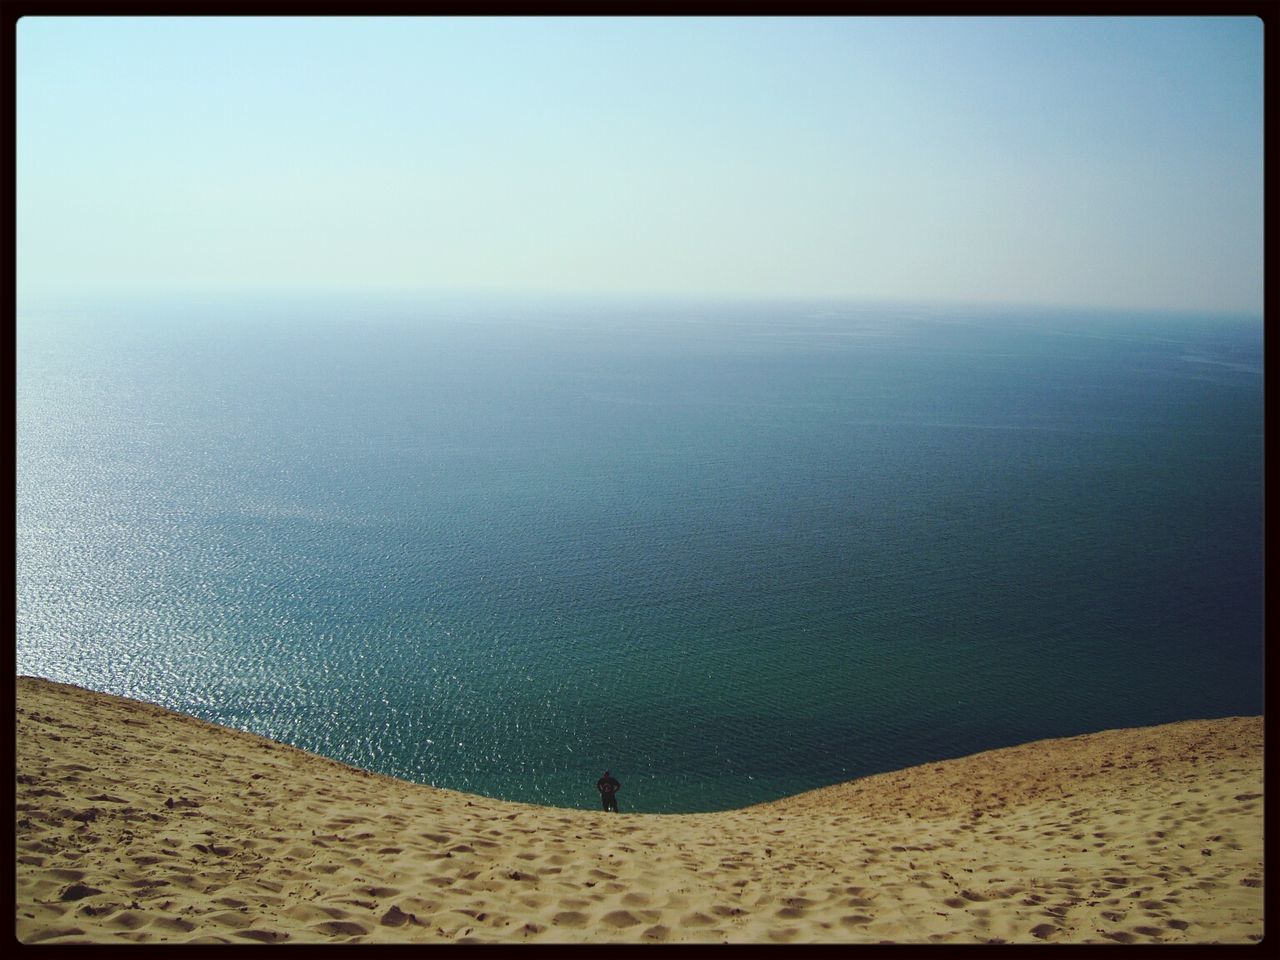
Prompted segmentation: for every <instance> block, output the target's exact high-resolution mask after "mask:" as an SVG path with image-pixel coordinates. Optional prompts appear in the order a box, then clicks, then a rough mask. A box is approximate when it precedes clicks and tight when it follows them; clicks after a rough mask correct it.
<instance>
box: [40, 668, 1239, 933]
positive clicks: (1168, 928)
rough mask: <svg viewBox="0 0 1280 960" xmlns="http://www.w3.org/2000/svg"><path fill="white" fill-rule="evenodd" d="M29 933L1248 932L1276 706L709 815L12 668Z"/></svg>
mask: <svg viewBox="0 0 1280 960" xmlns="http://www.w3.org/2000/svg"><path fill="white" fill-rule="evenodd" d="M16 699H17V731H16V750H17V757H16V759H17V780H18V786H17V810H16V820H17V831H16V837H17V841H16V842H17V850H16V854H17V889H16V894H17V918H16V935H17V939H18V940H19V941H21V942H24V943H37V942H48V943H101V942H227V943H245V942H292V943H304V942H388V943H391V942H401V943H409V942H428V941H435V942H447V941H452V942H551V943H570V942H597V943H599V942H618V943H623V942H703V943H715V942H738V943H808V942H840V943H878V942H893V943H934V942H950V943H993V942H1002V943H1005V942H1007V943H1019V942H1027V943H1036V942H1069V943H1088V942H1097V943H1109V942H1121V943H1131V942H1132V943H1136V942H1178V943H1219V942H1220V943H1251V942H1256V941H1257V940H1259V939H1261V937H1262V934H1263V878H1264V870H1263V831H1262V827H1263V776H1262V761H1263V723H1262V718H1261V717H1234V718H1223V719H1216V720H1194V721H1184V722H1181V723H1173V724H1165V725H1162V726H1159V727H1147V728H1138V729H1126V730H1112V731H1103V732H1100V733H1094V734H1087V735H1083V736H1075V737H1070V738H1065V739H1060V740H1044V741H1038V742H1035V743H1030V744H1024V745H1021V746H1016V747H1010V748H1004V749H1000V750H993V751H988V752H985V753H980V754H975V755H973V756H970V757H964V758H960V759H956V760H946V761H941V762H938V763H930V764H926V765H923V766H918V767H912V768H908V769H904V770H899V771H894V772H891V773H882V774H876V775H873V776H870V777H865V778H862V779H859V780H854V781H849V782H847V783H842V784H836V785H834V786H830V787H824V788H821V789H818V790H813V791H808V792H806V793H802V794H797V795H795V796H791V797H786V798H782V799H779V800H774V801H769V802H766V803H761V804H756V805H753V806H748V807H743V808H739V809H735V810H728V811H718V812H712V813H682V814H628V813H626V812H624V813H622V814H618V815H612V814H605V813H603V812H599V811H587V810H581V809H576V808H560V807H542V806H536V805H531V804H526V803H519V802H513V801H501V800H493V799H489V798H485V797H480V796H473V795H469V794H463V793H458V792H455V791H450V790H444V789H440V788H434V787H428V786H423V785H419V784H413V783H408V782H406V781H401V780H395V779H393V778H391V777H388V776H385V775H382V774H376V773H371V772H367V771H363V770H358V769H356V768H353V767H349V766H345V765H344V764H341V763H339V762H337V761H334V760H329V759H327V758H324V757H319V756H315V755H313V754H308V753H306V752H304V751H302V750H299V749H297V748H295V747H291V746H288V745H285V744H281V743H278V742H276V741H271V740H267V739H265V738H263V737H260V736H257V735H255V734H250V733H244V732H241V731H236V730H232V729H229V728H224V727H219V726H216V725H214V724H211V723H208V722H206V721H203V720H198V719H196V718H193V717H189V716H185V715H182V714H177V713H173V712H171V711H168V710H166V709H164V708H161V707H158V706H154V705H151V704H146V703H141V702H138V701H132V700H127V699H124V698H121V697H116V696H111V695H107V694H100V693H95V692H92V691H88V690H84V689H81V688H78V687H72V686H69V685H65V684H58V683H54V682H52V681H47V680H40V679H36V678H30V677H19V678H18V679H17V685H16Z"/></svg>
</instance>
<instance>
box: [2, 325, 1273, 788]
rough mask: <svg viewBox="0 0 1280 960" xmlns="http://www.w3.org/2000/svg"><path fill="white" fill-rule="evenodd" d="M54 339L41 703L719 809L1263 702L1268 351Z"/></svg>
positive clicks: (589, 333)
mask: <svg viewBox="0 0 1280 960" xmlns="http://www.w3.org/2000/svg"><path fill="white" fill-rule="evenodd" d="M17 329H18V332H17V350H18V362H17V502H16V513H17V670H18V672H19V673H23V674H35V675H39V676H44V677H49V678H52V679H55V680H60V681H65V682H70V683H75V684H79V685H82V686H86V687H90V688H93V689H95V690H101V691H106V692H109V693H116V694H123V695H126V696H130V697H136V698H140V699H143V700H147V701H151V702H154V703H157V704H161V705H163V706H166V707H169V708H172V709H175V710H179V711H182V712H184V713H188V714H192V715H195V716H198V717H203V718H205V719H208V720H212V721H215V722H218V723H222V724H226V725H229V726H233V727H238V728H241V729H245V730H251V731H254V732H256V733H260V734H264V735H266V736H269V737H273V738H276V739H279V740H283V741H286V742H289V743H292V744H296V745H297V746H300V747H303V748H304V749H307V750H311V751H314V752H316V753H320V754H324V755H326V756H330V757H333V758H336V759H338V760H341V761H344V762H346V763H350V764H353V765H355V766H359V767H363V768H367V769H371V770H377V771H381V772H384V773H388V774H392V775H394V776H397V777H402V778H405V779H408V780H414V781H419V782H423V783H431V784H435V785H437V786H442V787H450V788H454V789H458V790H465V791H469V792H474V793H481V794H485V795H490V796H496V797H502V798H506V799H513V800H523V801H531V802H537V803H546V804H555V805H564V806H574V807H584V808H591V809H595V808H596V807H597V806H598V799H597V797H596V795H595V790H594V786H593V785H594V783H595V780H596V778H597V777H599V776H600V774H601V772H602V771H603V770H604V769H605V768H609V769H611V770H612V771H613V772H614V774H615V775H616V776H617V777H618V778H619V779H620V780H621V781H622V782H623V785H624V787H623V792H622V794H621V798H620V800H621V806H622V809H623V811H624V812H625V811H627V810H631V811H637V812H639V811H644V812H676V811H693V810H715V809H723V808H728V807H735V806H741V805H744V804H748V803H752V802H757V801H763V800H769V799H773V798H777V797H780V796H783V795H787V794H792V793H795V792H798V791H801V790H806V789H810V788H814V787H820V786H824V785H827V784H831V783H835V782H838V781H842V780H848V779H851V778H854V777H859V776H863V775H866V774H871V773H876V772H880V771H885V770H892V769H898V768H901V767H905V766H908V765H912V764H918V763H923V762H927V761H932V760H938V759H943V758H949V757H957V756H962V755H966V754H970V753H973V752H976V751H980V750H985V749H989V748H994V747H1001V746H1007V745H1011V744H1017V743H1021V742H1025V741H1029V740H1035V739H1039V738H1044V737H1056V736H1066V735H1072V734H1077V733H1084V732H1090V731H1095V730H1100V729H1106V728H1112V727H1125V726H1137V725H1145V724H1154V723H1161V722H1165V721H1173V720H1183V719H1191V718H1202V717H1216V716H1225V715H1234V714H1257V713H1261V712H1262V705H1263V679H1262V659H1263V639H1262V552H1263V551H1262V506H1263V489H1262V473H1263V470H1262V447H1263V442H1262V441H1263V427H1262V389H1263V387H1262V383H1263V378H1262V327H1261V321H1260V320H1259V319H1257V318H1254V319H1251V320H1250V319H1242V318H1233V317H1211V316H1206V317H1192V316H1186V315H1167V316H1162V315H1156V314H1129V315H1118V314H1100V313H1086V312H1070V311H1043V310H1018V309H1013V308H1010V309H1003V310H994V309H978V308H957V307H953V308H944V307H930V306H907V305H853V306H850V305H841V304H829V305H820V304H804V305H796V304H790V305H788V304H746V305H743V304H736V305H735V304H710V303H704V304H676V303H660V302H652V303H639V302H637V303H630V304H625V303H621V302H616V301H615V302H610V303H605V302H600V303H588V302H586V301H576V302H569V301H565V302H561V303H558V304H557V303H551V302H540V303H520V302H518V301H515V300H508V301H505V302H498V301H490V302H488V303H480V302H474V303H466V302H461V301H456V302H446V301H425V300H424V301H422V302H419V303H413V302H408V301H405V302H392V301H390V300H382V301H379V302H377V303H360V302H356V301H354V300H351V301H347V302H345V303H320V302H310V303H308V302H304V301H301V300H299V301H295V302H289V301H285V300H273V301H266V300H264V301H260V302H256V303H250V302H247V301H243V302H235V301H230V300H227V301H222V302H212V301H204V302H176V301H175V302H170V303H161V302H151V303H135V304H131V305H126V304H116V305H114V306H110V307H107V306H97V307H93V308H82V309H63V310H58V311H43V312H30V313H27V314H24V315H22V316H21V317H20V318H19V322H18V328H17Z"/></svg>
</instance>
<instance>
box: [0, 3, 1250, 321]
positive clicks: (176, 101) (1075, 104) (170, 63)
mask: <svg viewBox="0 0 1280 960" xmlns="http://www.w3.org/2000/svg"><path fill="white" fill-rule="evenodd" d="M16 49H17V100H16V105H17V117H16V136H17V140H16V142H17V146H16V161H17V184H16V186H17V217H16V239H17V260H16V263H17V280H18V294H19V302H20V303H22V302H28V301H38V300H40V299H41V298H59V297H67V296H70V297H84V296H90V297H91V296H98V295H114V294H122V293H123V294H139V293H141V294H161V295H169V294H182V293H186V292H192V291H201V292H219V291H225V292H252V291H263V290H271V291H294V290H296V291H306V292H311V293H315V292H325V291H329V290H343V291H354V292H357V293H358V292H361V291H367V292H377V291H397V292H403V291H409V292H412V291H435V290H444V291H451V292H459V291H461V292H466V291H500V292H511V291H518V292H530V293H539V292H544V293H587V294H604V295H613V294H619V295H637V294H638V295H649V294H654V295H664V296H666V295H675V296H685V295H688V296H715V297H719V296H725V297H735V298H738V297H745V298H756V297H759V298H769V299H775V298H784V299H786V298H825V299H832V298H835V299H854V300H868V299H869V300H910V301H943V302H945V301H950V302H966V303H970V302H974V303H981V302H999V303H1030V304H1046V305H1086V306H1094V307H1116V308H1126V309H1127V308H1136V309H1172V310H1191V311H1223V312H1244V313H1259V314H1260V313H1261V311H1262V297H1263V114H1262V94H1263V68H1262V62H1263V24H1262V22H1261V21H1260V20H1258V19H1254V18H1248V17H1220V18H1096V19H1093V18H1061V19H1059V18H991V19H988V18H857V17H852V18H827V17H823V18H749V17H748V18H705V19H704V18H638V19H631V18H552V17H547V18H527V19H525V18H514V17H513V18H431V17H428V18H373V17H370V18H204V17H179V18H123V17H122V18H110V17H107V18H63V17H34V18H24V19H22V20H21V21H19V22H18V27H17V46H16Z"/></svg>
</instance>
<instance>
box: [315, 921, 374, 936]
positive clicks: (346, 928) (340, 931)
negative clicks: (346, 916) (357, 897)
mask: <svg viewBox="0 0 1280 960" xmlns="http://www.w3.org/2000/svg"><path fill="white" fill-rule="evenodd" d="M311 929H312V930H315V931H317V932H319V933H323V934H325V935H326V936H330V937H361V936H364V935H365V934H366V933H368V932H369V930H368V928H366V927H364V926H361V925H360V924H358V923H353V922H351V921H350V920H328V921H326V922H324V923H317V924H313V925H312V927H311Z"/></svg>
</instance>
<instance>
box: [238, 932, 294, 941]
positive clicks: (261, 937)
mask: <svg viewBox="0 0 1280 960" xmlns="http://www.w3.org/2000/svg"><path fill="white" fill-rule="evenodd" d="M235 935H236V936H237V937H244V938H245V939H246V940H256V941H258V942H259V943H282V942H284V941H285V940H288V939H289V934H287V933H285V932H284V931H283V930H237V931H236V934H235Z"/></svg>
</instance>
